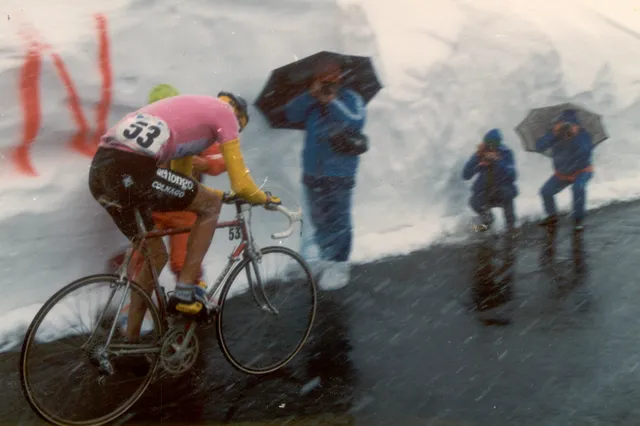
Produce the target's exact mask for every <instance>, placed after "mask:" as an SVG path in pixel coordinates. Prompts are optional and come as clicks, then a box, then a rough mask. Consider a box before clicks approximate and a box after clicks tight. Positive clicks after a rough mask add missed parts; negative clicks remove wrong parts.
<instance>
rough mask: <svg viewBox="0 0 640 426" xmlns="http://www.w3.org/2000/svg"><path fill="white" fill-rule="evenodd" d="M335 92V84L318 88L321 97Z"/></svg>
mask: <svg viewBox="0 0 640 426" xmlns="http://www.w3.org/2000/svg"><path fill="white" fill-rule="evenodd" d="M336 90H338V84H337V83H324V84H323V85H322V87H321V88H320V93H322V94H323V95H326V96H329V95H332V94H333V93H335V91H336Z"/></svg>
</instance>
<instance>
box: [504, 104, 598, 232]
mask: <svg viewBox="0 0 640 426" xmlns="http://www.w3.org/2000/svg"><path fill="white" fill-rule="evenodd" d="M515 130H516V132H517V133H518V135H519V136H520V138H521V139H522V142H523V144H524V148H525V150H527V151H529V152H537V153H541V154H544V155H545V156H547V157H549V158H551V160H552V164H553V175H551V177H549V179H548V180H547V181H546V182H545V184H544V185H543V186H542V188H540V196H541V198H542V202H543V206H544V210H545V212H546V214H547V217H546V218H545V219H543V220H542V221H541V222H540V225H541V226H546V228H547V231H548V233H550V234H551V235H555V230H556V225H557V223H558V212H557V208H556V203H555V195H556V194H558V193H559V192H560V191H562V190H563V189H565V188H567V187H569V186H571V189H572V193H573V225H574V226H573V228H574V234H575V236H579V235H581V231H582V230H583V227H584V219H585V217H586V198H587V195H586V187H587V184H588V182H589V181H590V179H591V178H592V176H593V172H594V170H593V150H594V149H595V147H596V146H597V145H598V144H600V143H602V142H603V141H605V140H607V139H608V138H609V136H608V134H607V131H606V130H605V128H604V125H603V123H602V119H601V117H600V115H598V114H596V113H594V112H591V111H589V110H587V109H585V108H584V107H581V106H579V105H575V104H573V103H563V104H558V105H551V106H547V107H542V108H535V109H532V110H531V111H529V113H528V114H527V117H525V119H524V120H523V121H522V122H521V123H520V124H519V125H518V126H517V127H516V129H515Z"/></svg>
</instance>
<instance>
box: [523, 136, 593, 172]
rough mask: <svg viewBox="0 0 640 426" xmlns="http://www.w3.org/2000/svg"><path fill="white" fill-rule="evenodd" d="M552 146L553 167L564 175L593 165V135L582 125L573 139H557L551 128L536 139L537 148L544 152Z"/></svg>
mask: <svg viewBox="0 0 640 426" xmlns="http://www.w3.org/2000/svg"><path fill="white" fill-rule="evenodd" d="M549 148H551V156H552V158H553V167H554V168H555V170H556V171H557V172H558V173H560V174H562V175H573V174H575V173H576V172H578V171H580V170H582V169H586V168H587V167H589V166H591V161H592V153H593V144H592V138H591V135H590V134H589V133H588V132H586V131H585V130H584V129H583V128H582V127H581V128H580V131H579V132H578V134H577V135H576V136H574V137H573V139H570V140H568V141H562V140H560V141H559V140H557V139H556V137H555V135H554V134H553V132H552V131H551V130H549V131H548V132H547V133H546V134H545V135H544V136H542V137H541V138H540V139H538V140H537V141H536V150H538V152H544V151H546V150H547V149H549Z"/></svg>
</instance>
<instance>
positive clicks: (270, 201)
mask: <svg viewBox="0 0 640 426" xmlns="http://www.w3.org/2000/svg"><path fill="white" fill-rule="evenodd" d="M264 193H265V195H266V196H267V202H266V203H265V208H267V209H268V208H270V207H271V208H273V207H275V206H279V205H280V204H282V201H281V200H280V198H278V197H276V196H275V195H273V194H272V193H271V192H269V191H265V192H264Z"/></svg>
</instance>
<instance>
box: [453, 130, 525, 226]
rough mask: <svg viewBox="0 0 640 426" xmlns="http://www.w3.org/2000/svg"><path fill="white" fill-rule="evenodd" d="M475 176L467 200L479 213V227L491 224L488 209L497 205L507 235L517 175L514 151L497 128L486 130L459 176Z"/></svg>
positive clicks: (515, 192)
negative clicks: (501, 212)
mask: <svg viewBox="0 0 640 426" xmlns="http://www.w3.org/2000/svg"><path fill="white" fill-rule="evenodd" d="M476 174H477V175H478V177H477V179H476V180H475V182H474V183H473V186H472V195H471V198H470V200H469V205H470V206H471V208H472V209H473V210H474V211H475V212H476V213H477V214H478V215H479V216H480V220H481V225H480V229H481V230H487V229H489V228H490V227H491V225H492V224H493V220H494V217H493V214H492V213H491V209H492V208H495V207H500V208H502V209H503V211H504V217H505V222H506V223H507V228H508V231H509V233H510V234H513V232H514V231H515V223H516V217H515V207H514V200H515V198H516V197H517V196H518V188H517V186H516V184H515V181H516V179H517V177H518V174H517V172H516V167H515V161H514V156H513V151H511V149H509V148H508V147H507V146H505V145H504V143H503V142H502V133H501V132H500V129H491V130H489V131H488V132H487V133H486V134H485V136H484V139H483V142H482V143H481V144H480V146H479V147H478V150H477V152H476V153H474V154H473V155H472V156H471V158H469V160H467V163H466V164H465V165H464V169H463V171H462V178H463V179H464V180H469V179H471V178H472V177H473V176H475V175H476Z"/></svg>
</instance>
